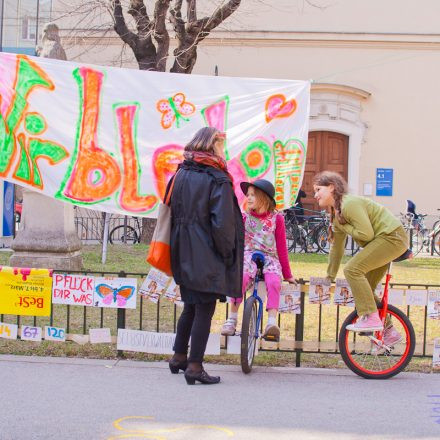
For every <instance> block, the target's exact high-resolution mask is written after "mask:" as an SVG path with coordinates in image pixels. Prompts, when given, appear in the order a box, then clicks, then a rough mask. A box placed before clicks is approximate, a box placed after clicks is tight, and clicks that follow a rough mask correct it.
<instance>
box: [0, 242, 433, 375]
mask: <svg viewBox="0 0 440 440" xmlns="http://www.w3.org/2000/svg"><path fill="white" fill-rule="evenodd" d="M147 249H148V247H147V246H145V245H135V246H123V245H109V248H108V254H107V262H106V264H105V265H103V264H101V253H100V252H101V248H100V246H85V247H84V248H83V250H82V254H83V266H84V269H85V270H87V271H93V272H119V271H121V270H123V271H125V272H126V273H142V274H145V273H147V272H148V270H149V266H148V265H147V263H146V262H145V256H146V253H147ZM9 256H10V253H8V252H1V253H0V264H2V265H8V262H9ZM348 259H349V257H344V261H343V263H342V265H341V269H340V272H339V276H340V277H343V273H342V268H343V264H344V263H345V262H346V261H347V260H348ZM290 260H291V266H292V269H293V273H294V275H295V276H296V277H297V278H303V279H305V280H308V279H309V278H310V277H311V276H325V273H326V267H327V256H326V255H317V254H291V255H290ZM439 269H440V258H435V257H434V258H416V259H414V260H411V261H405V262H402V263H397V264H395V265H394V267H393V281H394V282H395V283H404V284H431V285H438V286H440V270H439ZM141 281H142V278H141V277H140V278H139V283H140V282H141ZM439 288H440V287H439ZM405 308H406V307H405ZM319 309H320V308H319V306H317V305H308V304H307V298H306V306H305V330H304V336H305V337H304V339H305V340H306V341H307V340H308V341H316V340H317V338H318V326H317V322H318V319H319ZM66 310H67V308H66V306H59V305H58V306H57V305H55V306H54V321H53V325H55V326H60V327H66V326H67V325H66V324H67V315H66ZM336 310H337V307H336V306H333V305H328V306H322V308H321V320H322V329H321V340H322V341H334V340H335V335H336V331H337V328H336V323H337V322H336ZM351 310H352V309H351V308H348V307H340V320H341V319H344V317H345V316H346V315H347V314H348V313H349V312H350V311H351ZM70 312H71V313H70V322H69V327H70V329H69V331H70V333H83V332H85V333H87V332H88V328H95V327H99V326H100V325H101V320H102V325H103V326H104V327H110V328H111V330H112V334H116V311H115V310H111V309H105V310H104V311H103V312H102V314H101V310H100V309H95V310H94V309H90V308H87V311H86V313H87V315H86V320H84V309H83V308H82V307H76V306H74V307H71V308H70ZM179 313H180V309H179V308H175V306H174V305H173V304H171V303H169V302H168V301H165V300H162V301H161V302H160V304H159V306H156V305H155V304H152V303H149V302H148V303H147V302H145V301H144V302H143V304H142V312H140V304H139V303H138V307H137V309H136V310H127V327H128V328H133V329H139V328H142V329H143V330H150V331H156V329H157V327H156V323H157V316H158V315H159V317H160V320H159V330H160V331H174V320H175V318H178V316H179ZM224 318H225V305H224V304H220V305H219V306H218V307H217V310H216V313H215V315H214V318H213V326H212V330H213V331H214V332H216V331H218V330H219V328H220V326H221V324H222V323H223V321H224ZM141 319H142V322H140V320H141ZM4 320H5V321H6V322H16V318H15V317H9V316H6V317H4ZM411 321H412V322H413V325H414V327H415V330H416V334H417V338H418V341H421V335H423V324H424V308H422V307H412V308H411ZM20 322H21V323H22V324H32V322H33V319H32V318H28V317H22V318H21V321H20ZM48 323H49V320H48V319H46V318H39V319H38V323H37V325H39V326H44V325H48ZM340 323H341V321H339V325H340ZM427 324H428V325H427V340H428V342H429V343H430V344H431V345H432V341H433V339H434V338H435V337H440V322H438V321H433V320H428V323H427ZM294 326H295V318H294V316H293V315H288V314H284V315H283V316H282V318H281V332H282V338H284V336H285V337H286V339H289V338H290V339H292V338H293V335H294ZM0 353H5V354H6V353H8V354H11V353H12V354H27V355H42V356H44V355H53V356H79V357H98V358H115V357H116V348H115V345H114V344H113V345H112V344H100V345H91V344H85V345H78V344H75V343H72V342H68V343H64V344H57V343H53V342H49V341H43V342H41V343H32V342H26V341H7V340H3V339H0ZM294 356H295V355H294V354H291V353H279V352H278V353H277V352H262V353H261V354H260V355H259V356H258V357H257V358H256V363H257V364H260V365H279V366H282V365H294ZM126 357H128V358H132V359H139V360H142V359H144V360H157V359H163V358H166V356H165V357H164V356H157V355H147V354H144V353H128V352H127V353H126ZM208 360H209V361H211V362H219V363H232V364H238V363H239V359H238V356H231V355H229V356H228V355H221V356H215V357H208ZM431 363H432V360H431V359H430V358H427V359H415V360H413V361H412V362H411V365H410V369H413V370H417V371H430V369H431ZM303 364H304V365H306V366H315V367H344V364H343V363H342V360H341V358H340V356H339V355H331V354H304V355H303V357H302V365H303Z"/></svg>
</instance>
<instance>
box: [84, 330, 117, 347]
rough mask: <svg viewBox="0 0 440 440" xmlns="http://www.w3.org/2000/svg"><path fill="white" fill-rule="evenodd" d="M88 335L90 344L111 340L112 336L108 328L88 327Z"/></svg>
mask: <svg viewBox="0 0 440 440" xmlns="http://www.w3.org/2000/svg"><path fill="white" fill-rule="evenodd" d="M89 336H90V343H91V344H101V343H111V342H112V336H111V333H110V329H109V328H91V329H89Z"/></svg>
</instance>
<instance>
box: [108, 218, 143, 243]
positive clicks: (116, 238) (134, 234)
mask: <svg viewBox="0 0 440 440" xmlns="http://www.w3.org/2000/svg"><path fill="white" fill-rule="evenodd" d="M133 219H134V226H131V225H129V224H127V217H125V219H124V222H125V224H122V225H118V226H116V227H115V228H113V229H112V230H111V231H110V233H109V241H110V243H111V244H124V243H125V244H136V243H140V240H141V231H142V225H141V220H140V219H139V217H133Z"/></svg>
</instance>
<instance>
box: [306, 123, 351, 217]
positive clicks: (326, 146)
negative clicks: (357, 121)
mask: <svg viewBox="0 0 440 440" xmlns="http://www.w3.org/2000/svg"><path fill="white" fill-rule="evenodd" d="M348 141H349V137H348V136H346V135H344V134H341V133H335V132H332V131H311V132H310V133H309V140H308V145H307V157H306V168H305V170H304V177H303V183H302V187H301V188H302V189H303V190H304V191H305V193H306V194H307V197H306V198H304V199H302V204H303V206H304V208H306V209H313V210H319V207H318V204H317V203H316V201H315V199H314V198H313V177H314V176H315V174H316V173H319V172H320V171H324V170H331V171H336V172H338V173H339V174H341V175H342V176H343V177H344V178H345V179H346V180H348ZM308 214H309V213H307V211H306V212H305V215H308Z"/></svg>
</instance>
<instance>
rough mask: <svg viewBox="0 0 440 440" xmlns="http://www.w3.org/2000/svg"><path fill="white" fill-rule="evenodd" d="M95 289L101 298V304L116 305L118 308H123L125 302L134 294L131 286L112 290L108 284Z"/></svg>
mask: <svg viewBox="0 0 440 440" xmlns="http://www.w3.org/2000/svg"><path fill="white" fill-rule="evenodd" d="M95 289H96V293H97V294H98V295H99V296H100V297H101V298H102V302H103V303H104V304H106V305H108V306H109V305H111V304H112V303H116V304H117V306H118V307H125V305H126V304H127V300H128V299H129V298H131V297H132V295H133V293H134V287H133V286H122V287H119V288H114V287H112V286H109V285H108V284H98V285H97V286H96V288H95Z"/></svg>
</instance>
